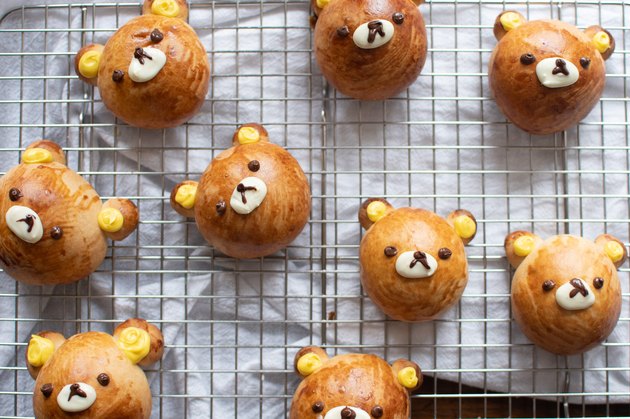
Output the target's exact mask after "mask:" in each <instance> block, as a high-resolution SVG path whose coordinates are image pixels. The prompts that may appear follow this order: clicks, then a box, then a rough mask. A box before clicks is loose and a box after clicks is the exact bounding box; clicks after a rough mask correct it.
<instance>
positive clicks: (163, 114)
mask: <svg viewBox="0 0 630 419" xmlns="http://www.w3.org/2000/svg"><path fill="white" fill-rule="evenodd" d="M142 12H143V15H142V16H140V17H137V18H135V19H132V20H131V21H129V22H128V23H126V24H125V25H123V26H122V27H121V28H120V29H118V31H116V33H115V34H114V35H113V36H112V37H111V38H110V39H109V40H108V41H107V43H106V44H105V46H103V45H98V44H91V45H87V46H85V47H83V48H82V49H81V50H80V51H79V52H78V53H77V55H76V58H75V71H76V73H77V75H78V76H79V78H81V80H83V81H85V82H87V83H89V84H92V85H94V86H98V88H99V91H100V94H101V98H102V100H103V103H104V104H105V106H106V107H107V108H108V109H109V110H110V111H111V112H112V113H114V115H116V116H117V117H118V118H120V119H122V120H123V121H125V122H126V123H128V124H130V125H133V126H136V127H140V128H169V127H175V126H178V125H181V124H183V123H184V122H186V121H187V120H188V119H190V118H191V117H192V116H193V115H194V114H196V113H197V111H198V110H199V108H201V106H202V105H203V101H204V99H205V97H206V93H208V85H209V80H210V65H209V63H208V57H207V55H206V50H205V48H204V47H203V45H202V44H201V42H200V41H199V38H198V37H197V34H196V33H195V31H194V30H193V29H192V28H191V27H190V26H188V24H187V23H186V22H185V19H186V18H187V17H188V6H187V4H186V2H185V0H145V2H144V6H143V8H142Z"/></svg>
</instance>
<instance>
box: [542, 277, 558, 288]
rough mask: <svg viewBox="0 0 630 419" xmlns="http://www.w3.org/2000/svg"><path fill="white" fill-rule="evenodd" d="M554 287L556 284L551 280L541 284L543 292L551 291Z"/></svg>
mask: <svg viewBox="0 0 630 419" xmlns="http://www.w3.org/2000/svg"><path fill="white" fill-rule="evenodd" d="M555 286H556V283H555V282H553V281H552V280H551V279H548V280H546V281H545V282H543V284H542V289H543V291H551V290H552V289H553V287H555Z"/></svg>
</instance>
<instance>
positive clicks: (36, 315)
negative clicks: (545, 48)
mask: <svg viewBox="0 0 630 419" xmlns="http://www.w3.org/2000/svg"><path fill="white" fill-rule="evenodd" d="M192 3H193V4H192V8H191V13H190V16H191V18H190V23H191V25H192V26H193V27H194V28H195V29H196V30H197V32H198V33H199V35H200V37H201V38H202V40H203V42H204V45H206V46H207V48H208V51H209V57H210V61H211V64H212V67H213V74H214V78H213V80H212V85H211V92H212V93H211V95H209V98H208V99H207V101H206V103H205V105H204V107H203V108H202V111H201V113H200V114H199V115H198V116H197V117H195V118H194V119H193V120H192V121H191V122H190V123H189V124H187V125H185V126H183V127H179V128H176V129H171V130H167V131H159V132H148V131H142V130H138V129H134V128H130V127H127V126H125V125H124V124H122V123H119V121H117V120H115V119H114V118H113V117H112V116H111V115H110V114H109V113H108V112H107V111H106V110H105V109H104V108H103V105H102V103H101V101H100V97H99V95H98V92H97V91H96V90H93V89H92V88H91V87H89V86H86V85H84V84H83V83H81V82H80V81H79V80H77V78H76V77H75V76H74V73H73V69H72V58H73V54H74V52H75V51H77V50H78V49H79V48H80V46H81V45H83V44H85V43H89V42H101V43H104V42H105V41H106V40H107V38H108V37H109V36H110V35H111V34H112V33H113V31H114V30H115V28H117V27H118V26H120V25H121V24H123V23H124V22H126V21H127V20H129V19H130V18H132V17H134V16H136V15H138V14H139V13H140V7H139V5H138V3H136V2H134V3H98V4H91V3H90V4H55V5H52V4H51V5H48V6H23V7H21V8H19V9H15V10H12V11H10V12H8V13H7V14H5V15H4V17H2V19H1V21H0V39H1V40H2V42H1V43H0V85H1V86H2V92H3V95H2V98H1V99H0V135H1V137H0V138H2V139H1V140H0V147H1V148H0V171H2V173H4V172H6V170H8V169H9V168H10V167H12V166H13V165H14V164H16V163H17V162H18V159H19V150H21V149H22V148H23V147H25V146H26V145H27V144H28V143H30V142H31V141H34V140H35V139H38V138H50V139H54V140H57V141H58V142H59V143H60V144H62V145H63V147H64V148H65V150H66V151H67V154H68V160H69V163H68V164H69V166H70V167H71V168H73V169H75V170H77V171H79V172H80V173H81V174H82V175H83V176H85V177H86V178H88V179H89V180H90V181H91V182H92V183H93V184H94V185H95V187H96V189H97V191H98V192H99V193H100V194H101V196H102V197H104V198H108V197H111V196H118V197H128V198H130V199H132V200H134V202H136V203H137V205H138V207H139V209H140V211H141V224H140V227H139V229H138V231H137V232H136V233H134V234H133V235H132V236H131V237H129V238H128V239H126V240H125V241H122V242H119V243H113V244H111V246H110V249H109V253H108V257H107V260H106V262H105V263H104V264H103V265H102V266H101V267H100V268H99V270H98V271H97V272H96V273H95V274H93V275H92V276H91V277H90V278H88V279H87V280H84V281H81V282H79V283H77V284H74V285H69V286H59V287H54V288H39V287H28V286H24V285H21V284H17V283H15V282H14V281H13V280H11V279H10V278H9V277H8V276H7V275H6V274H4V273H2V274H0V276H1V278H0V279H1V281H0V359H1V366H0V377H1V378H0V416H2V417H29V416H31V415H32V407H31V391H32V384H33V383H32V380H31V379H30V377H29V376H28V373H27V371H26V369H25V366H24V361H23V359H24V352H25V344H26V342H27V341H28V338H29V335H30V334H31V333H33V332H36V331H38V330H43V329H53V330H58V331H62V332H64V333H65V335H66V336H70V335H72V334H74V333H77V332H81V331H87V330H104V331H109V332H111V331H112V329H113V327H114V324H115V323H117V322H119V321H122V320H124V319H126V318H128V317H131V316H142V317H145V318H147V319H148V320H149V321H151V322H154V323H156V324H158V325H159V326H160V327H161V328H162V330H163V332H164V335H165V340H166V344H167V350H166V354H165V357H164V359H163V361H162V362H161V363H160V364H159V365H158V366H157V367H155V368H152V369H151V370H149V371H148V377H149V379H150V382H151V387H152V391H153V394H154V398H153V417H160V418H172V417H182V416H183V417H193V416H211V417H248V418H251V417H260V418H268V417H281V416H283V415H284V414H285V412H286V410H287V407H288V406H289V403H290V399H291V396H292V393H293V391H294V389H295V388H296V386H297V384H298V379H297V378H296V377H295V375H294V374H293V372H292V359H293V356H294V354H295V353H296V351H297V350H298V349H299V348H300V347H302V346H305V345H309V344H316V345H322V346H324V347H325V348H326V349H327V350H328V351H329V353H330V354H334V353H342V352H349V351H362V352H373V353H377V354H379V355H381V356H383V357H385V358H386V359H388V360H389V361H393V360H394V359H396V358H398V357H406V358H410V359H413V360H414V361H416V362H418V363H419V364H421V366H422V368H423V370H424V372H425V374H426V377H427V379H426V382H425V385H424V388H423V390H422V392H421V393H419V394H416V395H414V396H413V399H412V405H413V417H414V418H415V417H418V418H419V417H456V416H460V417H461V416H473V415H474V416H500V417H507V416H510V417H515V416H529V417H542V416H545V417H548V416H557V417H562V416H566V415H569V414H570V415H573V416H584V415H600V416H613V415H630V407H629V406H630V403H629V402H630V384H629V383H630V356H629V355H628V353H629V352H628V350H629V349H630V338H629V333H630V311H629V310H630V304H629V301H628V299H629V298H628V297H629V291H630V284H629V277H628V269H627V267H623V268H622V269H621V271H620V279H621V281H622V287H623V296H624V305H623V309H622V313H621V319H620V321H619V324H618V326H617V329H616V330H615V332H614V334H613V335H612V336H611V338H610V339H609V340H608V341H607V342H606V343H605V344H604V345H602V346H601V347H599V348H597V349H595V350H593V351H591V352H589V353H588V354H586V355H583V356H577V357H569V358H566V357H556V356H551V355H550V354H548V353H546V352H544V351H542V350H540V349H537V348H536V347H534V346H533V345H531V344H530V343H529V342H528V341H527V339H525V338H524V337H523V336H522V334H521V333H520V331H519V330H518V327H516V325H515V324H514V323H513V321H512V320H511V319H512V316H511V313H510V306H509V284H510V282H509V281H510V271H509V269H508V264H507V261H506V259H505V257H504V255H503V249H502V243H503V238H504V236H505V234H506V233H507V232H508V231H510V230H514V229H522V228H525V229H530V230H532V229H533V230H534V231H535V232H536V233H538V234H540V235H542V236H547V235H550V234H556V233H563V232H568V233H573V234H581V235H584V236H586V237H589V238H594V237H595V236H597V235H598V234H600V233H602V232H609V233H612V234H615V235H616V236H618V237H619V238H620V239H621V240H623V241H624V242H626V243H627V242H628V239H629V237H630V231H629V228H628V225H629V224H628V222H629V215H628V198H629V196H630V195H629V193H630V185H629V181H628V175H629V174H630V171H629V165H630V161H629V157H630V153H629V147H630V144H629V140H628V138H629V134H628V120H629V111H628V99H627V97H628V84H627V77H628V63H629V58H628V50H627V42H628V36H629V35H628V34H629V33H630V31H629V29H630V28H629V26H628V22H627V17H626V16H630V7H629V5H628V3H626V2H617V1H601V2H596V1H586V0H585V1H579V2H546V1H535V2H527V3H512V2H503V1H475V0H463V1H459V0H457V1H453V0H435V1H430V2H428V3H427V4H425V5H423V6H421V10H422V12H423V14H424V16H425V20H426V22H427V24H428V36H429V46H430V48H429V54H428V60H427V65H426V67H425V69H424V71H423V74H422V76H421V77H420V78H419V79H418V81H417V82H416V83H415V84H414V85H413V86H412V87H411V88H410V89H409V90H408V91H407V92H405V93H404V94H402V95H400V96H399V97H397V98H394V99H391V100H388V101H385V102H374V103H368V102H358V101H355V100H351V99H348V98H345V97H342V96H341V95H338V94H337V93H336V92H335V91H333V90H330V89H328V87H327V86H326V85H325V83H324V81H323V80H322V78H321V76H320V73H319V71H318V69H317V66H316V64H315V63H314V57H313V55H312V51H311V45H312V34H311V29H310V24H309V5H308V3H309V2H308V1H306V0H304V1H298V0H286V1H279V0H272V1H254V0H250V1H227V0H225V1H222V0H220V1H214V2H192ZM506 8H515V9H518V10H520V11H521V12H523V13H524V14H526V15H527V16H528V17H530V18H549V17H553V18H562V19H563V20H566V21H569V22H571V23H575V24H577V25H578V26H579V27H582V28H584V27H587V26H590V25H591V24H597V23H600V22H601V24H602V26H604V27H606V28H607V29H608V30H609V31H610V32H611V33H612V34H613V36H614V37H615V39H616V41H617V51H616V52H615V54H614V55H613V57H612V58H611V59H610V60H609V61H608V63H607V73H608V84H607V88H606V91H605V93H604V97H603V99H602V100H601V101H600V103H599V104H598V105H597V106H596V108H595V109H594V110H593V112H592V113H591V114H590V115H589V117H588V118H587V119H585V120H584V121H583V122H582V123H581V124H580V125H579V126H578V127H577V128H575V129H572V130H570V131H568V132H566V133H562V134H558V135H555V136H550V137H542V138H538V137H530V136H527V135H526V134H524V133H523V132H521V131H519V130H518V129H516V128H515V127H513V126H511V125H510V124H508V123H506V121H505V119H504V118H503V117H502V115H501V114H500V113H499V112H498V110H497V109H496V106H495V104H494V102H493V101H492V100H491V98H490V97H489V92H488V88H487V70H486V67H487V61H488V58H489V55H490V52H491V49H492V47H493V46H494V43H495V41H494V38H493V36H492V24H493V22H494V19H495V17H496V15H497V14H498V13H499V12H500V11H501V10H504V9H506ZM251 121H255V122H262V123H263V124H264V125H265V126H266V127H267V128H268V130H269V132H270V134H271V138H272V140H273V141H275V142H278V143H280V144H282V145H284V146H286V147H287V148H288V149H289V150H290V151H291V152H292V153H293V154H294V155H295V156H296V157H297V158H298V160H299V161H300V163H301V164H302V166H303V168H304V170H305V172H306V173H307V175H308V178H309V180H310V183H311V187H312V195H313V209H312V213H311V220H310V222H309V224H308V225H307V227H306V228H305V230H304V231H303V233H302V234H301V236H300V237H299V238H298V240H296V242H295V243H294V244H293V245H292V246H290V248H289V249H287V250H286V251H282V252H279V253H277V254H275V255H273V256H271V257H267V258H264V259H261V260H255V261H235V260H232V259H229V258H226V257H224V256H223V255H221V254H218V253H216V252H215V251H214V250H213V249H212V248H210V247H208V246H206V245H205V244H204V242H203V240H202V238H201V237H200V235H199V234H198V232H197V231H196V228H195V226H194V223H192V222H190V221H187V220H184V219H183V218H182V217H180V216H178V215H177V214H175V213H174V211H172V210H171V209H170V206H169V203H168V195H169V193H170V189H171V188H172V187H173V186H174V185H175V184H176V183H177V182H179V181H181V180H183V179H185V178H196V177H198V176H199V175H200V173H201V172H202V171H203V170H204V168H205V166H206V165H207V164H208V162H209V161H210V159H211V157H212V156H213V155H214V154H216V153H218V152H220V151H221V150H222V149H225V148H226V147H228V146H229V141H230V138H231V133H232V132H233V131H234V129H235V128H236V127H237V126H238V125H239V124H240V123H245V122H251ZM372 196H385V197H386V198H387V199H389V200H390V201H391V202H392V203H394V205H396V206H404V205H412V206H419V207H424V208H429V209H432V210H434V211H436V212H438V213H440V214H441V215H446V214H447V213H448V212H450V211H451V210H452V209H455V208H458V207H464V208H467V209H469V210H471V211H472V212H473V213H474V214H475V215H476V217H477V220H478V221H479V234H478V236H477V237H476V238H475V240H474V242H473V243H472V245H471V246H470V247H469V248H468V256H469V262H470V281H469V286H468V288H467V290H466V293H465V294H464V296H463V298H462V300H461V302H460V303H459V304H458V306H457V307H456V308H454V309H453V310H451V311H449V312H448V313H447V314H446V315H445V316H444V317H443V318H441V319H439V320H436V321H434V322H431V323H427V324H421V325H409V324H403V323H398V322H393V321H390V320H388V319H386V318H385V316H384V315H383V314H382V313H380V312H379V311H378V310H377V309H376V308H375V307H374V306H373V305H372V304H371V302H370V301H369V299H368V298H367V297H365V296H364V295H363V293H362V291H361V288H360V285H359V279H358V258H357V254H358V243H359V240H360V237H361V230H360V227H359V224H358V222H357V219H356V210H357V208H358V206H359V205H360V203H361V202H362V201H363V200H364V199H365V198H368V197H372Z"/></svg>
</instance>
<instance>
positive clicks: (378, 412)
mask: <svg viewBox="0 0 630 419" xmlns="http://www.w3.org/2000/svg"><path fill="white" fill-rule="evenodd" d="M381 416H383V408H382V407H381V406H374V407H373V408H372V417H373V418H380V417H381Z"/></svg>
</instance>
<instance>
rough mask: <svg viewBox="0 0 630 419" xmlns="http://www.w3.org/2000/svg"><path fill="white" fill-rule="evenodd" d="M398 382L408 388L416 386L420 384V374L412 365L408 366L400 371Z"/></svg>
mask: <svg viewBox="0 0 630 419" xmlns="http://www.w3.org/2000/svg"><path fill="white" fill-rule="evenodd" d="M398 382H399V383H400V385H402V386H403V387H405V388H407V389H412V388H416V386H417V385H418V374H416V370H415V369H414V368H412V367H406V368H403V369H402V370H400V371H398Z"/></svg>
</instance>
